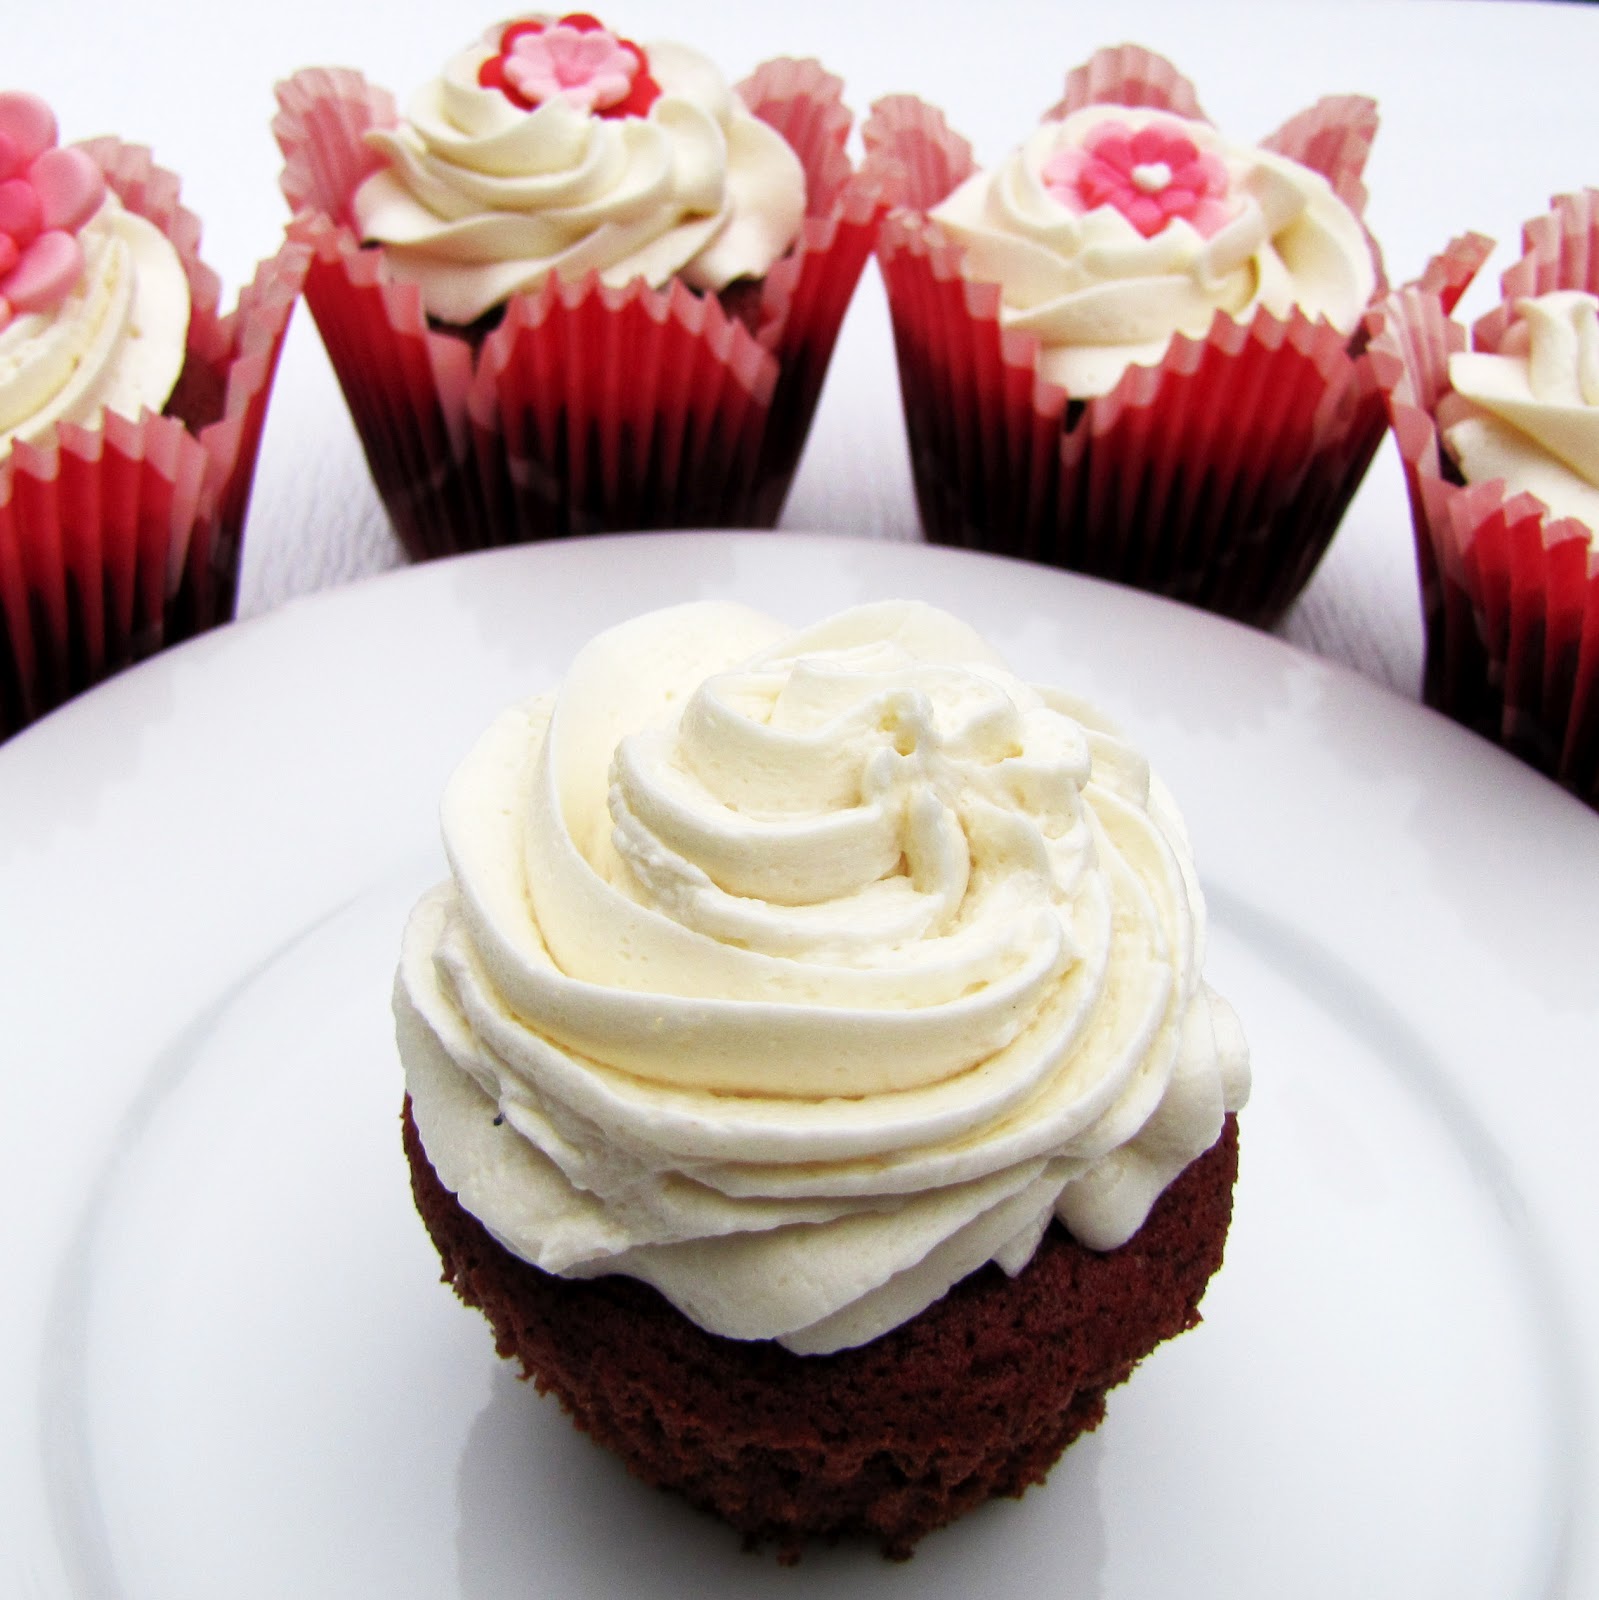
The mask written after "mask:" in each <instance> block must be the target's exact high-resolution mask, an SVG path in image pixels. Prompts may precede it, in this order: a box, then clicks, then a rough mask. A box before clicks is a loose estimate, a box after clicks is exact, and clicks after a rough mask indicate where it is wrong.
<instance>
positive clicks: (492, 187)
mask: <svg viewBox="0 0 1599 1600" xmlns="http://www.w3.org/2000/svg"><path fill="white" fill-rule="evenodd" d="M499 32H500V30H498V29H495V30H491V33H490V34H489V35H487V36H486V37H485V41H484V42H483V43H481V44H479V45H477V46H474V47H473V48H472V49H470V50H467V51H466V52H464V53H463V54H462V55H460V56H457V57H456V58H455V60H454V61H452V62H451V63H450V64H449V66H448V67H447V68H446V69H445V72H444V74H443V76H442V77H440V78H438V79H436V80H435V81H434V82H432V83H430V84H429V85H428V86H427V87H426V88H424V89H423V90H422V91H421V93H420V94H419V95H418V96H417V97H416V99H415V100H414V101H413V103H412V104H411V106H410V108H409V120H408V121H407V122H405V123H402V124H401V125H400V126H399V127H397V128H394V129H388V130H375V131H373V132H372V133H370V134H369V135H368V136H367V137H368V140H369V142H370V143H371V144H372V145H374V146H375V147H376V148H377V149H378V150H380V151H381V152H382V153H383V155H384V157H385V158H386V160H387V163H388V165H387V166H386V167H385V168H384V169H382V170H381V171H379V172H377V173H375V174H374V175H373V176H372V177H370V178H368V179H367V180H366V182H365V183H363V184H362V185H361V187H360V188H359V189H358V190H357V191H356V194H355V198H354V202H353V205H354V212H355V218H356V222H357V225H358V227H359V229H360V232H361V236H362V238H363V239H367V240H371V241H375V242H377V243H380V244H382V245H384V246H385V254H386V257H387V260H388V263H389V266H390V269H391V270H392V271H393V273H394V274H395V276H396V277H398V278H401V279H403V280H406V281H409V282H413V283H416V284H418V285H419V286H420V287H421V290H422V299H423V303H424V304H425V306H426V307H427V310H428V313H429V315H431V316H434V317H437V318H439V319H440V320H442V321H445V322H449V323H454V324H457V325H464V324H466V323H470V322H473V321H475V320H476V319H477V318H478V317H480V316H482V315H483V314H484V313H485V312H487V311H489V310H491V309H492V308H493V307H495V306H497V305H500V304H502V303H503V302H504V301H505V300H507V299H508V298H509V297H510V296H511V295H513V294H516V293H518V292H520V291H522V290H526V289H534V288H537V287H538V285H539V284H541V283H543V282H544V280H545V279H546V278H547V277H548V276H549V275H550V274H551V273H558V274H560V275H561V276H562V277H563V278H567V279H572V280H576V279H579V278H582V277H584V276H585V275H586V274H588V273H590V272H597V273H598V274H599V276H600V279H601V281H602V282H603V283H605V284H607V285H609V286H611V287H620V286H621V285H623V284H625V283H627V282H628V281H629V280H630V279H632V278H636V277H643V278H645V279H646V280H647V281H648V282H649V283H650V284H651V285H652V286H655V287H659V286H660V285H661V284H663V283H665V282H666V281H667V280H668V279H669V278H672V277H674V276H676V277H681V278H682V279H683V280H684V281H685V282H686V283H687V284H688V285H689V286H690V287H691V288H695V289H700V290H706V291H713V292H714V291H716V290H719V289H722V288H725V287H726V286H727V285H728V284H729V283H731V282H732V281H733V280H734V279H735V278H740V277H759V276H761V275H762V274H764V273H765V272H766V271H767V269H768V268H769V267H771V265H772V264H773V263H774V262H775V261H777V260H778V258H779V257H780V256H782V255H783V254H784V253H785V252H786V251H787V250H788V248H789V246H790V245H792V244H793V242H794V240H795V238H796V237H797V235H798V233H799V229H800V225H801V223H802V222H803V220H804V216H805V174H804V170H803V168H802V167H801V166H800V163H799V158H798V157H797V156H796V155H795V154H794V152H793V151H792V150H791V149H790V148H789V146H788V144H787V143H786V141H785V140H784V139H783V138H782V137H781V136H780V135H779V134H778V133H776V132H775V131H774V130H773V129H771V128H770V127H768V126H767V125H766V124H765V123H764V122H762V121H760V119H759V118H757V117H755V116H753V115H751V113H750V112H749V111H748V110H746V109H745V107H744V105H743V103H742V102H741V101H740V100H739V99H738V97H737V96H736V95H735V94H733V92H732V91H731V90H730V89H729V88H728V86H727V84H726V82H725V81H724V80H723V78H722V76H721V74H720V73H719V72H718V71H717V70H716V68H715V67H714V66H713V65H712V64H711V62H709V61H708V60H706V58H705V57H704V56H702V55H699V54H698V53H696V52H695V51H693V50H689V49H687V48H685V47H684V46H682V45H674V44H652V45H650V46H649V48H648V58H649V71H650V75H651V76H652V77H653V78H654V79H655V81H656V82H657V83H658V84H659V85H660V87H661V95H660V98H659V99H657V100H656V101H655V103H654V104H653V105H652V106H651V107H650V110H649V113H648V115H647V116H644V117H637V116H623V117H611V118H608V117H602V116H600V115H597V114H594V113H591V112H589V111H587V110H585V109H583V108H582V107H580V106H577V105H574V104H572V103H570V102H569V101H567V100H565V99H562V98H552V99H548V100H546V101H544V102H543V103H542V104H540V105H539V106H537V107H536V108H535V109H534V110H532V111H524V110H522V109H520V108H519V107H518V106H516V105H515V104H514V103H513V102H512V101H511V100H510V99H508V98H507V97H506V95H505V94H503V93H502V92H501V91H500V90H498V89H495V88H483V87H480V86H479V83H478V69H479V68H480V67H481V65H482V64H483V62H484V61H485V60H487V59H489V58H490V57H491V56H492V55H493V54H494V53H495V50H496V48H497V44H496V41H497V40H498V37H499Z"/></svg>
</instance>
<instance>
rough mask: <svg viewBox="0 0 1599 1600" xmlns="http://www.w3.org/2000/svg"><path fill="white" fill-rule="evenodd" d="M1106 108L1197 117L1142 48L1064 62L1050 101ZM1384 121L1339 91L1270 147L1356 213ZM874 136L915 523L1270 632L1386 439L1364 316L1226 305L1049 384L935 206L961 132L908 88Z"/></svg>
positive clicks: (964, 165)
mask: <svg viewBox="0 0 1599 1600" xmlns="http://www.w3.org/2000/svg"><path fill="white" fill-rule="evenodd" d="M1100 103H1106V104H1116V105H1125V106H1154V107H1159V108H1161V109H1163V110H1167V111H1170V112H1172V113H1174V114H1176V115H1178V116H1182V117H1187V118H1192V119H1200V118H1203V115H1204V114H1203V112H1202V111H1201V110H1200V108H1199V102H1198V99H1197V96H1196V95H1195V92H1194V89H1193V86H1192V85H1191V84H1190V83H1189V82H1188V80H1187V79H1186V78H1184V77H1182V76H1181V75H1180V74H1179V73H1178V72H1177V70H1176V69H1175V68H1174V67H1173V66H1172V65H1171V63H1170V62H1168V61H1166V60H1165V59H1164V58H1162V57H1160V56H1158V55H1155V54H1153V53H1152V52H1150V51H1147V50H1143V49H1141V48H1139V47H1138V46H1135V45H1123V46H1120V47H1118V48H1116V49H1112V50H1102V51H1100V52H1099V53H1098V54H1096V55H1095V56H1094V57H1092V59H1090V60H1089V61H1088V62H1087V63H1086V64H1085V65H1083V66H1081V67H1079V68H1077V69H1076V70H1075V71H1073V72H1072V73H1071V74H1070V75H1069V76H1068V78H1067V80H1066V93H1065V96H1064V98H1063V99H1062V100H1061V101H1060V103H1059V104H1058V105H1056V106H1055V107H1053V108H1052V109H1051V111H1050V112H1049V113H1048V116H1049V117H1050V118H1060V117H1064V116H1067V115H1069V114H1070V113H1071V112H1073V111H1076V110H1079V109H1080V108H1082V107H1083V106H1087V105H1093V104H1100ZM1376 123H1377V116H1376V108H1375V106H1374V105H1373V103H1372V102H1371V101H1369V100H1366V99H1362V98H1358V97H1354V96H1341V97H1334V98H1329V99H1324V100H1321V101H1319V102H1318V103H1317V104H1316V105H1315V106H1313V107H1312V108H1311V109H1310V110H1308V111H1305V112H1302V113H1300V114H1299V115H1298V116H1296V117H1294V118H1292V119H1291V120H1290V121H1289V122H1287V123H1286V124H1285V125H1284V126H1283V127H1282V128H1281V129H1279V130H1278V131H1277V132H1276V133H1275V134H1273V135H1272V136H1271V137H1270V138H1269V139H1266V140H1265V141H1264V144H1265V146H1266V148H1268V149H1271V150H1275V151H1278V152H1280V153H1281V154H1283V155H1285V156H1288V157H1290V158H1292V159H1293V160H1295V161H1298V162H1300V163H1301V164H1303V165H1304V166H1307V167H1312V168H1314V169H1315V170H1316V171H1318V172H1320V173H1322V174H1323V175H1324V176H1325V177H1326V178H1327V180H1328V181H1329V182H1330V183H1331V185H1332V187H1333V189H1334V191H1335V192H1336V193H1337V194H1338V195H1339V197H1340V198H1341V199H1343V200H1344V201H1345V203H1346V204H1348V205H1349V207H1350V208H1351V209H1352V210H1353V211H1354V212H1355V213H1356V215H1357V216H1358V215H1360V214H1361V213H1362V212H1363V210H1364V208H1365V200H1366V193H1365V189H1364V187H1363V185H1362V183H1361V173H1362V172H1363V170H1364V168H1365V162H1366V157H1367V154H1368V152H1369V150H1370V147H1371V141H1372V138H1373V135H1374V133H1375V131H1376ZM864 133H865V138H866V146H867V151H868V165H877V166H879V167H880V168H882V169H883V170H884V171H885V172H897V173H898V174H900V176H901V179H902V188H903V192H904V194H905V196H906V201H905V204H904V205H903V206H902V207H899V208H897V209H895V210H894V211H893V212H891V213H890V215H889V216H888V217H887V218H886V219H885V221H884V223H883V227H882V230H881V233H880V235H879V240H878V247H877V253H878V260H879V263H880V265H881V267H882V271H883V279H884V282H885V284H886V285H887V289H888V298H889V306H890V310H891V312H892V316H893V322H894V338H895V347H896V352H897V355H898V360H899V369H900V388H901V392H902V396H903V400H904V407H905V422H906V431H907V433H908V436H909V441H910V451H911V465H912V472H913V476H914V480H915V484H916V494H917V501H918V504H919V507H920V511H921V516H922V523H923V526H924V528H925V530H926V533H927V537H928V538H929V539H930V540H932V541H933V542H934V543H937V544H951V545H962V546H966V547H968V548H972V549H980V550H991V551H997V552H1000V553H1003V554H1008V555H1013V556H1022V557H1025V558H1027V559H1029V560H1034V561H1040V562H1045V563H1047V564H1049V565H1051V566H1058V567H1066V568H1069V569H1071V570H1073V571H1077V572H1087V573H1093V574H1095V575H1097V576H1100V577H1105V578H1111V579H1114V580H1116V581H1118V582H1121V583H1126V584H1131V585H1133V586H1135V587H1138V588H1142V589H1148V590H1152V591H1154V592H1156V593H1158V594H1163V595H1169V596H1172V597H1174V598H1176V599H1179V600H1185V601H1188V602H1189V603H1191V604H1193V605H1198V606H1203V607H1206V608H1207V609H1209V610H1212V611H1218V612H1221V613H1223V614H1225V615H1228V616H1232V617H1237V618H1240V619H1242V620H1244V621H1248V622H1252V623H1256V624H1259V625H1261V626H1267V625H1269V624H1271V623H1272V622H1274V621H1275V620H1276V619H1277V618H1278V617H1280V616H1281V615H1282V613H1283V612H1284V611H1286V610H1287V608H1288V606H1289V605H1290V604H1291V603H1292V602H1293V600H1294V599H1295V597H1296V596H1297V595H1298V594H1299V592H1300V590H1301V589H1302V588H1303V587H1304V585H1305V583H1306V582H1307V581H1308V580H1309V578H1310V574H1311V572H1312V571H1313V570H1314V568H1315V566H1316V563H1317V562H1318V561H1319V560H1320V559H1321V557H1322V555H1323V553H1324V552H1325V550H1326V548H1327V545H1328V543H1329V542H1330V541H1331V539H1332V536H1333V533H1334V532H1335V531H1336V529H1337V526H1338V523H1339V520H1340V519H1341V518H1342V516H1343V513H1344V510H1345V508H1346V507H1347V506H1348V504H1349V501H1350V499H1351V498H1352V496H1353V495H1354V492H1355V490H1356V488H1357V487H1358V486H1359V484H1360V481H1361V479H1362V478H1363V477H1364V475H1365V472H1366V469H1367V467H1368V466H1369V464H1370V462H1371V457H1372V455H1373V453H1374V452H1375V451H1376V448H1377V446H1378V444H1379V443H1380V442H1381V439H1382V435H1383V431H1384V427H1385V423H1386V418H1385V415H1384V411H1383V404H1382V396H1381V393H1380V391H1379V388H1378V385H1377V382H1376V380H1375V375H1374V373H1373V371H1372V367H1371V363H1370V361H1369V360H1368V359H1367V357H1366V354H1365V338H1366V335H1365V330H1364V329H1362V330H1360V331H1358V332H1357V333H1356V335H1355V336H1354V337H1353V338H1351V337H1350V336H1348V335H1346V334H1341V333H1339V332H1338V331H1337V330H1336V329H1335V328H1333V327H1331V326H1330V325H1328V324H1327V323H1326V322H1325V321H1319V322H1311V321H1310V320H1308V319H1307V318H1306V317H1304V316H1303V315H1301V314H1299V313H1297V312H1296V313H1294V314H1293V315H1291V316H1289V317H1288V318H1287V319H1285V320H1278V319H1277V318H1275V317H1272V316H1269V315H1266V314H1264V313H1261V314H1257V315H1256V316H1254V317H1253V318H1252V319H1250V320H1248V321H1242V322H1241V321H1238V320H1235V319H1234V318H1232V317H1229V316H1227V315H1225V314H1224V313H1218V314H1217V316H1216V319H1215V322H1214V323H1213V324H1212V326H1211V329H1210V331H1209V333H1208V334H1207V335H1206V337H1204V338H1203V339H1190V338H1186V337H1183V336H1178V337H1176V338H1174V339H1173V340H1172V342H1171V344H1170V346H1169V347H1168V349H1167V352H1166V355H1165V358H1164V359H1163V360H1162V361H1161V362H1160V364H1159V365H1157V366H1134V367H1130V368H1129V369H1128V371H1127V372H1126V374H1125V375H1124V376H1123V377H1122V379H1121V381H1120V382H1119V383H1118V384H1117V385H1116V387H1115V388H1114V389H1112V390H1111V391H1110V392H1109V393H1108V394H1105V395H1102V396H1099V397H1096V398H1091V399H1087V400H1082V399H1074V398H1073V397H1072V396H1071V395H1070V394H1068V393H1067V392H1066V391H1065V390H1064V389H1062V388H1060V387H1059V386H1057V385H1054V384H1048V383H1045V382H1043V381H1042V380H1041V379H1040V378H1039V376H1038V370H1037V368H1038V344H1037V341H1036V340H1035V339H1033V338H1032V337H1030V336H1026V335H1021V334H1017V333H1013V332H1006V331H1005V330H1003V329H1002V328H1001V326H1000V320H999V307H1000V290H999V286H998V285H997V284H994V283H989V282H983V281H980V280H977V279H974V278H969V277H967V276H966V275H965V271H964V267H963V261H962V252H961V250H960V249H959V248H958V247H957V246H956V245H954V244H952V243H951V242H950V241H949V240H948V239H947V238H946V237H945V235H944V234H943V232H942V231H941V230H940V229H939V227H938V225H937V224H936V223H934V222H932V221H931V220H930V219H929V217H928V215H927V213H928V212H929V211H930V210H931V209H932V208H933V207H934V206H936V205H937V204H938V203H939V202H940V201H941V200H942V199H944V197H945V196H946V195H948V194H949V193H950V192H951V191H952V190H953V189H954V188H955V187H956V186H957V185H958V184H959V183H961V182H962V181H964V180H965V179H966V178H967V177H968V176H970V175H971V173H973V172H974V171H975V170H976V166H975V163H974V162H973V160H972V152H971V147H970V145H969V144H968V143H967V142H966V141H965V140H964V139H962V138H961V137H960V136H959V135H957V134H955V133H954V132H952V131H951V130H950V128H949V127H948V126H947V124H946V123H945V120H944V117H943V115H942V113H940V112H938V111H936V110H934V109H933V108H932V107H930V106H927V105H925V104H924V103H923V102H921V101H920V100H917V99H914V98H913V97H910V96H895V97H891V98H889V99H886V100H882V101H879V102H878V103H877V105H876V106H874V107H873V110H872V115H871V117H870V118H869V119H868V121H867V123H866V125H865V129H864ZM1372 253H1373V258H1374V260H1377V265H1378V281H1379V286H1380V285H1381V281H1382V274H1381V263H1380V259H1378V256H1377V248H1376V245H1375V243H1373V245H1372ZM1380 292H1381V289H1380V288H1379V293H1380Z"/></svg>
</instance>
